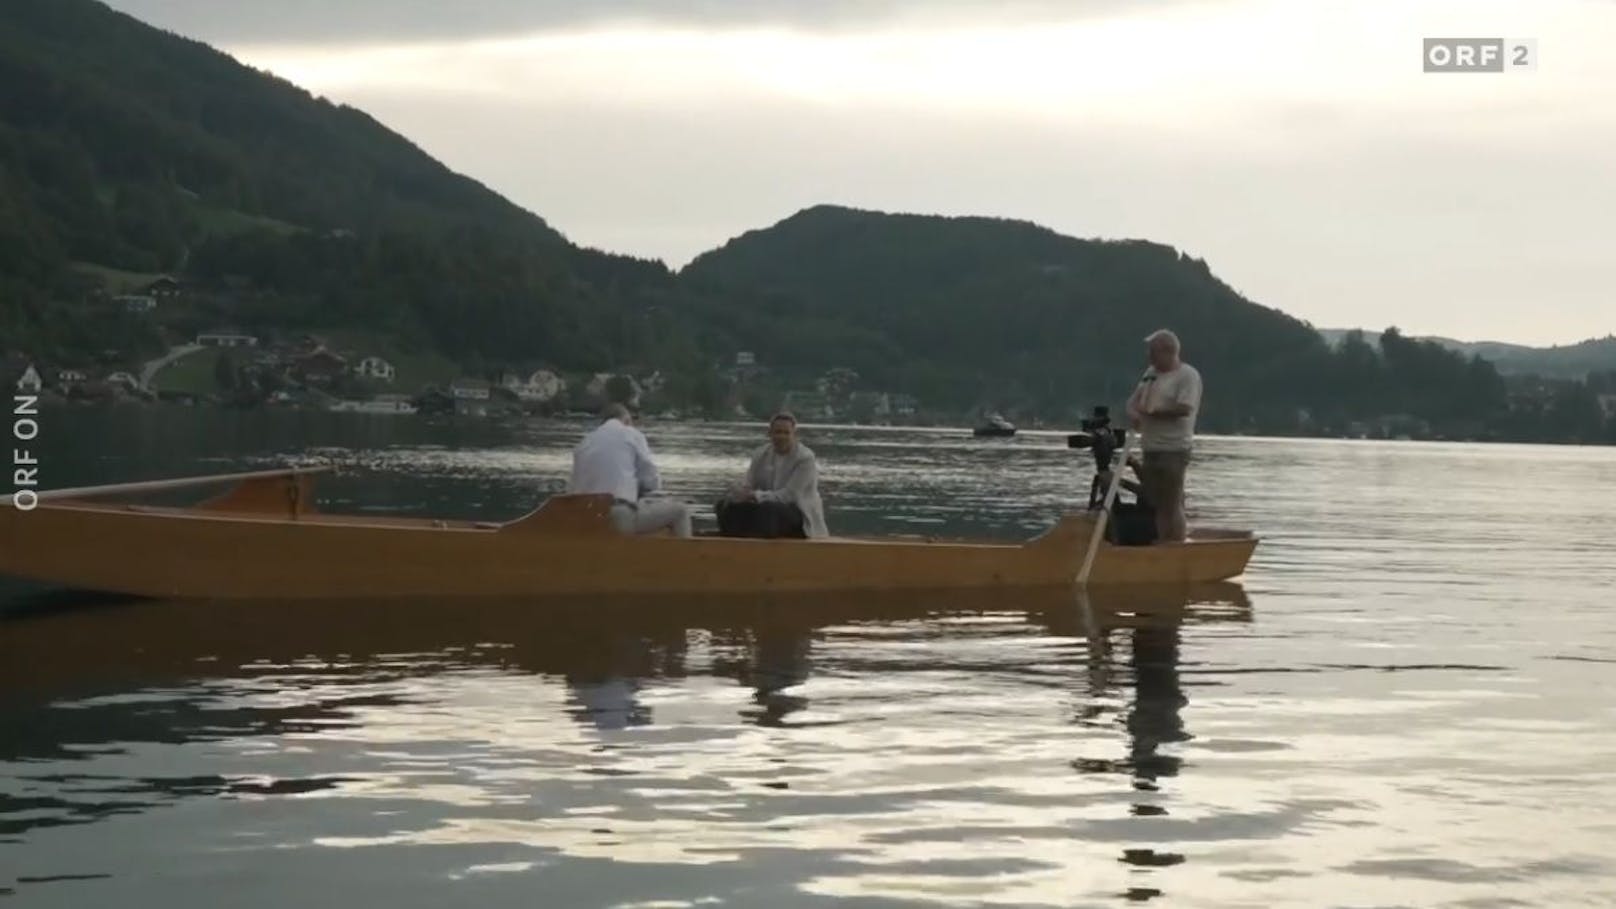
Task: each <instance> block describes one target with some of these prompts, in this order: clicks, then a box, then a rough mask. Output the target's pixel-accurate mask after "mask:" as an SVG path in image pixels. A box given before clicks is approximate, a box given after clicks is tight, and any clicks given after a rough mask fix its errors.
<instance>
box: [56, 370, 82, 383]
mask: <svg viewBox="0 0 1616 909" xmlns="http://www.w3.org/2000/svg"><path fill="white" fill-rule="evenodd" d="M89 380H90V377H89V376H88V375H87V374H85V372H84V371H83V370H80V369H59V370H57V371H56V384H58V385H77V384H78V383H80V382H88V381H89Z"/></svg>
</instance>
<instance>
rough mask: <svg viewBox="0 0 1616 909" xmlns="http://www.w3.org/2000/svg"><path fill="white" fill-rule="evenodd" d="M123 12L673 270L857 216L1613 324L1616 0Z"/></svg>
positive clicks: (1310, 294) (1490, 335)
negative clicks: (1478, 55)
mask: <svg viewBox="0 0 1616 909" xmlns="http://www.w3.org/2000/svg"><path fill="white" fill-rule="evenodd" d="M111 5H112V6H113V7H114V8H117V9H121V10H123V11H124V12H128V13H130V14H132V15H134V16H136V17H138V18H140V19H142V20H144V21H147V22H149V23H151V24H153V25H157V26H160V27H163V28H167V29H170V30H172V31H176V32H179V33H181V34H184V35H188V36H190V37H194V38H197V39H199V40H203V41H207V42H208V43H210V44H213V45H215V46H217V47H219V48H221V49H223V50H225V51H227V52H229V53H231V54H233V55H234V56H236V57H237V58H238V59H240V60H241V61H242V62H244V63H247V64H249V65H252V66H256V67H258V68H260V69H266V70H269V71H272V72H274V73H276V74H278V75H281V76H283V77H285V78H287V79H290V80H292V81H293V82H296V83H298V84H299V85H302V86H304V87H305V88H307V89H309V90H310V91H312V92H314V93H316V94H319V95H322V96H325V97H327V98H330V99H332V100H334V101H339V102H343V103H347V104H351V105H353V106H355V107H359V108H361V109H363V110H365V111H367V112H369V113H370V114H372V115H373V116H375V117H376V118H377V119H379V120H380V121H382V122H383V123H385V124H387V125H388V126H389V127H391V128H392V129H394V130H396V131H398V132H400V133H402V134H403V135H405V136H407V137H408V138H409V139H411V140H412V141H414V142H415V143H416V144H418V145H419V146H421V147H422V148H423V149H425V150H426V151H427V152H428V153H430V154H432V155H433V156H434V157H437V158H438V159H440V160H442V161H443V162H444V163H446V164H447V165H449V166H450V167H452V168H454V169H455V170H458V171H460V172H462V173H465V174H467V175H469V176H471V177H473V178H475V179H477V180H479V181H481V182H482V183H484V184H486V185H488V186H489V187H491V188H493V189H494V190H496V191H498V192H500V193H501V194H503V195H505V196H506V197H508V198H509V199H511V200H512V201H513V202H515V203H517V204H519V205H521V206H523V207H524V208H527V209H530V210H532V211H533V212H535V213H537V214H539V215H540V216H542V217H543V218H544V219H545V220H546V221H548V222H549V223H550V224H551V225H553V226H554V227H556V228H557V229H558V230H560V231H562V232H563V233H564V234H566V235H567V236H568V237H569V238H570V239H572V240H573V241H575V242H578V243H581V244H584V245H587V246H594V247H598V248H602V249H609V250H612V251H614V252H622V253H629V254H632V255H637V256H643V257H648V258H656V259H661V260H663V261H665V262H667V263H668V264H669V265H671V266H674V267H679V266H681V265H683V264H684V263H685V262H687V261H689V260H690V259H691V258H692V257H694V256H695V255H697V254H699V253H700V252H702V251H704V250H707V249H711V248H713V247H716V246H718V245H721V244H722V243H724V242H725V241H726V240H728V239H730V238H732V237H734V236H736V235H738V234H740V233H743V232H745V231H747V230H753V229H756V228H760V227H765V226H767V225H769V224H772V223H774V222H776V221H779V220H781V219H783V218H785V217H787V216H789V215H791V214H792V213H793V212H796V211H798V210H800V209H803V208H806V207H808V206H811V205H815V204H820V203H834V204H840V205H848V206H853V207H857V208H865V209H874V210H881V211H902V212H918V213H930V214H946V215H986V216H993V217H1004V218H1018V219H1023V220H1028V221H1034V222H1037V223H1039V224H1043V225H1046V226H1048V227H1050V228H1053V229H1055V230H1057V231H1060V232H1061V233H1065V234H1069V235H1072V236H1076V237H1085V238H1142V239H1149V240H1154V241H1157V242H1162V243H1167V244H1171V245H1173V246H1175V247H1177V248H1179V249H1181V250H1183V251H1185V252H1187V253H1189V254H1190V255H1193V256H1196V257H1199V258H1204V259H1206V260H1207V262H1208V264H1209V265H1210V266H1211V267H1212V269H1213V271H1214V272H1215V273H1216V274H1217V275H1218V276H1219V277H1220V278H1222V279H1223V280H1224V281H1225V282H1227V283H1229V284H1230V285H1231V286H1233V287H1234V288H1235V289H1236V290H1238V291H1240V292H1241V293H1243V294H1244V295H1245V296H1247V297H1248V298H1250V299H1252V300H1255V301H1256V302H1258V303H1261V304H1264V305H1267V306H1272V307H1275V308H1278V309H1281V310H1284V311H1286V312H1288V313H1290V314H1292V315H1294V316H1297V317H1298V318H1302V319H1306V320H1307V321H1309V322H1312V323H1313V324H1315V325H1317V326H1319V327H1327V328H1336V327H1366V328H1370V329H1377V330H1378V329H1380V328H1385V327H1387V326H1391V325H1396V326H1398V327H1400V328H1402V329H1403V330H1404V331H1405V332H1408V333H1414V334H1438V335H1445V336H1448V337H1455V338H1460V339H1465V340H1500V341H1514V342H1517V343H1527V344H1539V345H1543V344H1552V343H1569V342H1574V341H1577V340H1581V339H1583V338H1588V337H1602V336H1605V335H1608V334H1611V333H1612V332H1616V254H1613V251H1612V247H1611V244H1612V238H1613V237H1616V164H1613V163H1612V162H1616V53H1613V51H1612V48H1613V45H1612V39H1613V38H1616V0H1508V2H1505V0H818V2H811V0H575V2H560V0H460V2H456V3H443V2H437V0H277V2H274V3H266V2H263V0H111ZM1426 37H1466V38H1475V37H1499V38H1509V39H1532V40H1533V41H1535V52H1536V55H1537V66H1536V68H1535V69H1532V70H1529V71H1518V72H1507V73H1501V74H1492V73H1488V74H1476V73H1466V74H1452V73H1425V72H1423V71H1422V67H1421V61H1422V53H1421V49H1422V41H1421V39H1422V38H1426Z"/></svg>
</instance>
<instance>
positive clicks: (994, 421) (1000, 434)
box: [971, 413, 1016, 439]
mask: <svg viewBox="0 0 1616 909" xmlns="http://www.w3.org/2000/svg"><path fill="white" fill-rule="evenodd" d="M971 434H972V435H974V436H977V437H978V438H988V439H1008V438H1010V437H1011V436H1013V435H1015V434H1016V427H1015V424H1014V423H1011V422H1010V421H1009V420H1006V419H1005V418H1004V417H1002V416H1000V415H999V414H996V413H995V414H989V415H988V418H987V419H986V420H985V421H983V423H982V425H981V426H978V427H976V429H974V430H972V431H971Z"/></svg>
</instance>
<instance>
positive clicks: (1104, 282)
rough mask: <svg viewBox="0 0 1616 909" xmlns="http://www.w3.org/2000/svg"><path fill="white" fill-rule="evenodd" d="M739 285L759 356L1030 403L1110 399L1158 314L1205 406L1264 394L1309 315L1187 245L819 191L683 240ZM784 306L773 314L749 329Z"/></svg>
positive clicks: (693, 270)
mask: <svg viewBox="0 0 1616 909" xmlns="http://www.w3.org/2000/svg"><path fill="white" fill-rule="evenodd" d="M679 277H680V281H681V283H683V284H684V285H685V286H686V287H687V288H688V289H690V290H691V291H693V292H696V293H698V294H700V295H702V296H708V297H718V298H723V299H726V300H730V301H744V305H743V306H742V308H741V309H740V310H739V311H738V312H736V313H735V320H736V321H735V323H734V324H735V325H736V328H737V330H738V331H740V332H742V333H743V334H746V335H747V336H748V340H749V343H753V344H755V345H756V347H757V348H758V349H759V353H760V356H766V357H767V359H768V360H769V361H770V362H777V363H810V362H815V361H819V362H823V361H825V360H827V359H831V358H835V359H839V360H841V361H842V362H844V363H845V364H846V365H850V366H852V367H853V368H855V369H857V370H859V371H860V372H861V374H865V375H869V376H873V377H876V378H877V380H878V381H879V382H880V383H882V384H890V385H895V386H899V387H905V388H916V389H920V390H921V392H922V393H923V394H924V393H929V394H933V395H941V396H944V397H947V398H950V399H952V400H962V401H970V400H972V399H973V398H974V399H977V400H978V401H979V403H981V404H983V405H992V406H994V407H1008V406H1012V405H1020V406H1027V407H1029V408H1031V409H1038V408H1040V407H1056V406H1059V405H1060V404H1061V403H1062V402H1065V403H1066V404H1067V405H1068V406H1069V405H1070V403H1071V402H1074V401H1076V402H1084V401H1092V402H1094V403H1109V404H1113V405H1115V404H1116V403H1117V402H1118V400H1119V398H1120V397H1122V396H1125V394H1126V390H1127V389H1130V388H1131V387H1132V385H1133V383H1134V381H1135V380H1136V379H1137V377H1138V375H1139V372H1140V370H1141V369H1142V368H1143V365H1144V363H1143V356H1144V345H1143V343H1142V341H1143V338H1144V336H1145V335H1146V334H1147V333H1148V332H1150V331H1151V330H1154V329H1157V328H1161V327H1166V326H1171V327H1172V328H1173V329H1174V330H1176V331H1177V332H1178V333H1179V334H1180V335H1181V336H1182V337H1183V339H1184V343H1185V346H1186V357H1187V359H1189V360H1191V361H1192V362H1194V363H1195V364H1196V365H1197V366H1198V367H1200V368H1201V369H1202V370H1203V371H1205V372H1206V374H1207V375H1208V376H1209V377H1211V381H1212V382H1214V383H1215V387H1216V388H1217V392H1218V394H1217V402H1218V403H1217V405H1216V407H1217V409H1219V410H1220V411H1222V413H1223V415H1224V416H1229V415H1230V414H1231V411H1232V410H1233V409H1234V408H1237V407H1247V406H1249V407H1263V406H1266V405H1269V404H1273V405H1276V406H1278V405H1282V404H1284V403H1285V402H1287V400H1288V399H1290V398H1291V397H1292V395H1291V390H1292V389H1294V388H1295V384H1296V383H1294V382H1292V381H1289V380H1287V379H1286V377H1285V373H1286V371H1287V369H1288V368H1289V366H1288V364H1292V363H1294V362H1298V360H1299V358H1306V357H1308V356H1314V357H1318V356H1322V355H1323V354H1324V353H1325V351H1324V345H1323V342H1322V341H1321V340H1320V339H1319V336H1318V335H1317V334H1316V333H1315V332H1314V331H1313V330H1312V328H1311V327H1309V326H1308V325H1307V324H1306V323H1303V322H1301V321H1299V320H1297V319H1294V318H1292V317H1290V316H1287V315H1285V314H1284V313H1282V312H1279V311H1278V310H1275V309H1271V308H1268V307H1264V306H1259V305H1257V304H1255V303H1252V302H1251V301H1249V300H1246V299H1245V298H1243V297H1241V296H1240V295H1239V294H1238V293H1236V292H1234V291H1233V290H1231V289H1230V288H1229V287H1228V286H1227V285H1226V284H1224V283H1223V282H1221V281H1219V280H1218V279H1217V278H1215V277H1214V276H1213V275H1212V273H1211V271H1210V269H1209V268H1208V267H1207V265H1206V263H1205V262H1202V261H1201V260H1199V259H1195V258H1192V257H1190V256H1187V255H1185V254H1182V253H1180V252H1178V251H1176V250H1174V249H1172V248H1170V247H1167V246H1162V245H1160V244H1156V243H1148V242H1142V241H1134V240H1127V241H1102V240H1079V239H1074V238H1072V237H1067V236H1062V235H1060V234H1057V233H1055V232H1054V231H1051V230H1049V229H1047V228H1043V227H1039V226H1037V225H1034V224H1029V223H1026V222H1020V221H1008V220H1000V219H992V218H971V217H936V216H926V215H896V214H882V213H876V212H868V211H858V210H854V209H848V208H839V207H833V206H819V207H815V208H811V209H808V210H806V211H802V212H799V213H797V214H795V215H793V216H791V217H789V218H787V219H785V220H783V221H781V222H779V223H778V224H775V225H773V226H772V227H769V228H765V229H762V230H756V231H752V232H749V233H747V234H744V235H742V236H740V237H737V238H736V239H734V240H732V241H730V242H729V243H727V244H725V245H724V246H723V247H721V248H719V249H717V250H714V251H712V252H709V253H706V254H704V255H702V256H699V257H697V258H696V259H695V260H694V261H693V262H691V263H690V264H689V265H688V266H686V268H685V269H684V270H683V271H682V272H681V273H680V275H679ZM787 317H789V320H790V322H789V325H788V327H786V328H785V330H777V331H759V330H757V329H761V328H764V327H766V326H767V325H769V324H777V323H778V322H779V321H780V320H781V319H782V318H787Z"/></svg>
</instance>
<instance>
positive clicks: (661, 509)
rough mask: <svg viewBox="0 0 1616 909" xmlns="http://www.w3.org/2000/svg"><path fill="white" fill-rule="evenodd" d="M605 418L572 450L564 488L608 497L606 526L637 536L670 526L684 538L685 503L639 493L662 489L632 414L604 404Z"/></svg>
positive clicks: (687, 530)
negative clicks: (609, 522)
mask: <svg viewBox="0 0 1616 909" xmlns="http://www.w3.org/2000/svg"><path fill="white" fill-rule="evenodd" d="M603 416H604V417H605V420H604V421H603V422H602V423H601V424H600V425H599V426H597V427H595V429H594V430H593V431H592V432H590V433H589V434H588V435H586V436H584V438H583V441H581V442H579V443H578V447H577V448H574V449H573V450H572V479H571V480H569V481H568V483H567V492H568V493H575V494H605V495H609V496H611V497H612V500H613V501H612V525H613V526H615V527H616V528H617V530H618V532H619V533H627V534H640V533H657V532H658V531H661V530H665V529H666V530H672V531H673V534H674V536H678V537H688V536H690V506H688V505H686V504H685V503H683V502H676V501H674V500H673V499H662V498H657V499H648V498H645V496H648V495H650V494H651V493H653V492H656V491H657V490H659V489H661V488H662V477H661V475H660V474H658V473H657V468H656V462H655V461H653V460H651V446H650V445H649V444H647V443H646V441H645V433H642V432H640V431H639V430H638V429H635V428H634V418H633V417H632V416H631V415H630V414H629V412H628V408H627V407H624V406H623V405H622V404H608V405H606V410H605V411H604V412H603Z"/></svg>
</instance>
